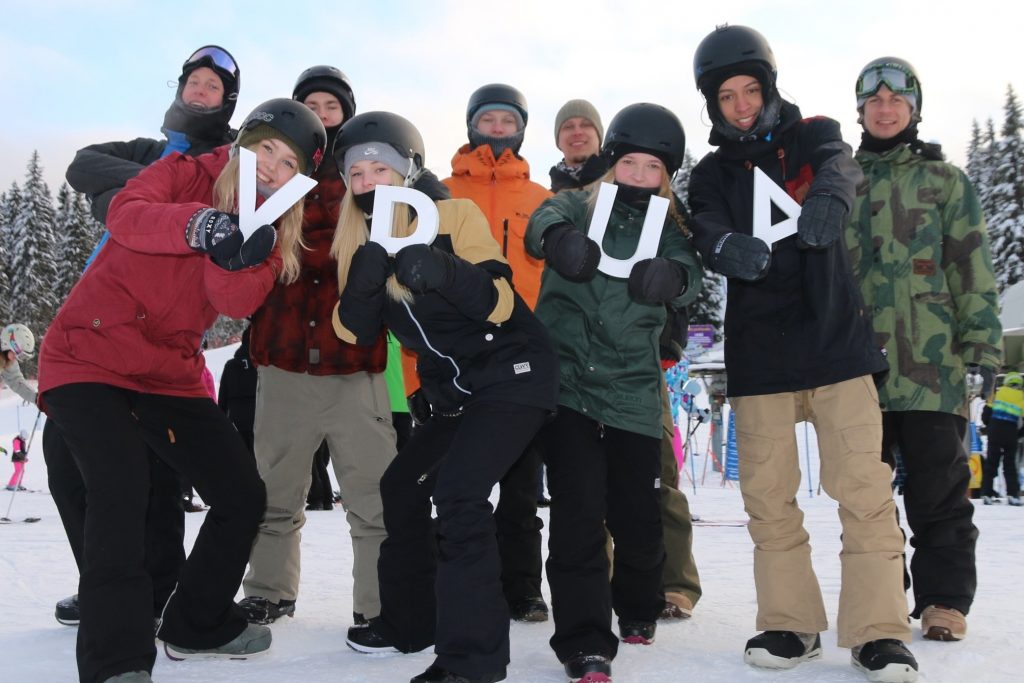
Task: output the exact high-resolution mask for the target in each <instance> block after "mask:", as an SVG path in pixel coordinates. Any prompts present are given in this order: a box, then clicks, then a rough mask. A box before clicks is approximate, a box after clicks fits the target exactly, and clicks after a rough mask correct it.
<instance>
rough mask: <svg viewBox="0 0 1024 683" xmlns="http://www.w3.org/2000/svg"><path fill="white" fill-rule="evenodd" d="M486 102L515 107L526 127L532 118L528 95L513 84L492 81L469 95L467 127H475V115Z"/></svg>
mask: <svg viewBox="0 0 1024 683" xmlns="http://www.w3.org/2000/svg"><path fill="white" fill-rule="evenodd" d="M485 104H507V105H509V106H511V107H514V108H515V109H516V111H518V112H519V115H520V116H522V117H523V127H524V128H525V127H526V123H527V121H528V120H529V118H530V111H529V108H528V107H527V106H526V96H525V95H523V93H521V92H519V91H518V90H516V89H515V88H513V87H512V86H511V85H505V84H504V83H490V84H488V85H482V86H480V87H479V88H477V89H476V90H475V91H474V92H473V94H472V95H470V96H469V103H468V104H467V105H466V128H472V127H473V115H474V114H476V110H477V109H479V108H480V107H482V106H484V105H485Z"/></svg>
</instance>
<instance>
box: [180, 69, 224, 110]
mask: <svg viewBox="0 0 1024 683" xmlns="http://www.w3.org/2000/svg"><path fill="white" fill-rule="evenodd" d="M181 101H182V102H184V103H185V104H186V105H188V106H190V107H196V108H201V109H217V108H218V107H220V106H221V105H222V104H224V82H223V81H222V80H221V79H220V76H218V75H217V72H216V71H214V70H213V69H211V68H209V67H205V66H201V67H199V68H198V69H193V70H192V73H190V74H189V75H188V80H187V81H185V87H184V88H183V89H182V91H181Z"/></svg>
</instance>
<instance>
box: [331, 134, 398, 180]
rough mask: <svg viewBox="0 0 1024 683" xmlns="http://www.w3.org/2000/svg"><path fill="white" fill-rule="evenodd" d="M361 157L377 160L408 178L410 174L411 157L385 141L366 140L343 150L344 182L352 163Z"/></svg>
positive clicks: (347, 178) (347, 177)
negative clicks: (405, 155) (400, 152)
mask: <svg viewBox="0 0 1024 683" xmlns="http://www.w3.org/2000/svg"><path fill="white" fill-rule="evenodd" d="M362 159H369V160H370V161H379V162H381V163H383V164H386V165H388V166H390V167H391V168H392V169H394V170H395V171H396V172H397V173H398V175H400V176H402V177H403V178H408V177H409V176H410V175H412V173H413V171H415V170H416V169H415V168H414V164H413V162H412V160H411V159H408V158H406V157H404V156H402V155H401V154H399V153H398V151H397V150H396V149H395V148H394V147H392V146H391V145H389V144H388V143H386V142H366V143H363V144H361V145H354V146H352V147H349V148H348V149H347V150H345V161H344V164H343V166H344V168H343V169H342V175H343V176H344V177H345V184H346V185H347V184H348V182H349V171H351V170H352V164H354V163H356V162H357V161H360V160H362Z"/></svg>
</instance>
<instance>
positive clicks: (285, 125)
mask: <svg viewBox="0 0 1024 683" xmlns="http://www.w3.org/2000/svg"><path fill="white" fill-rule="evenodd" d="M275 133H276V134H275ZM278 137H279V138H280V139H281V141H282V142H284V143H286V144H287V145H288V146H289V147H291V148H292V151H294V152H295V155H296V156H298V157H299V162H300V163H301V164H302V168H301V169H300V171H301V172H302V173H304V174H305V175H310V174H312V173H313V172H314V171H316V169H317V168H318V167H319V166H320V162H321V161H323V158H324V154H325V153H326V151H327V150H326V147H327V131H326V130H325V129H324V124H323V122H322V121H321V120H320V117H318V116H317V115H316V114H314V113H313V112H312V110H310V108H309V107H307V106H306V105H304V104H302V103H301V102H296V101H295V100H289V99H287V98H284V97H278V98H275V99H272V100H267V101H266V102H264V103H263V104H261V105H259V106H258V107H256V108H255V109H253V110H252V113H250V114H249V115H248V116H246V117H245V121H243V122H242V126H241V127H240V128H239V129H238V139H237V140H235V146H236V147H244V146H247V145H250V144H252V143H254V142H257V141H259V140H265V139H267V138H278Z"/></svg>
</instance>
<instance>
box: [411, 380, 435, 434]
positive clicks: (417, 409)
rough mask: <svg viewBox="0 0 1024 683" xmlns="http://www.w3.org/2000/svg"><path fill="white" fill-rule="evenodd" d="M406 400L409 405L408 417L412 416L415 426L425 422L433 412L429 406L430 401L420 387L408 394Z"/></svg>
mask: <svg viewBox="0 0 1024 683" xmlns="http://www.w3.org/2000/svg"><path fill="white" fill-rule="evenodd" d="M406 402H407V403H408V405H409V417H411V418H412V421H413V423H415V424H416V425H417V426H419V425H423V424H426V422H427V420H429V419H430V418H431V416H432V415H433V414H434V412H433V410H432V409H431V407H430V401H428V400H427V397H426V396H424V395H423V390H422V389H417V390H416V391H414V392H412V393H411V394H409V398H408V399H406Z"/></svg>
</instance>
